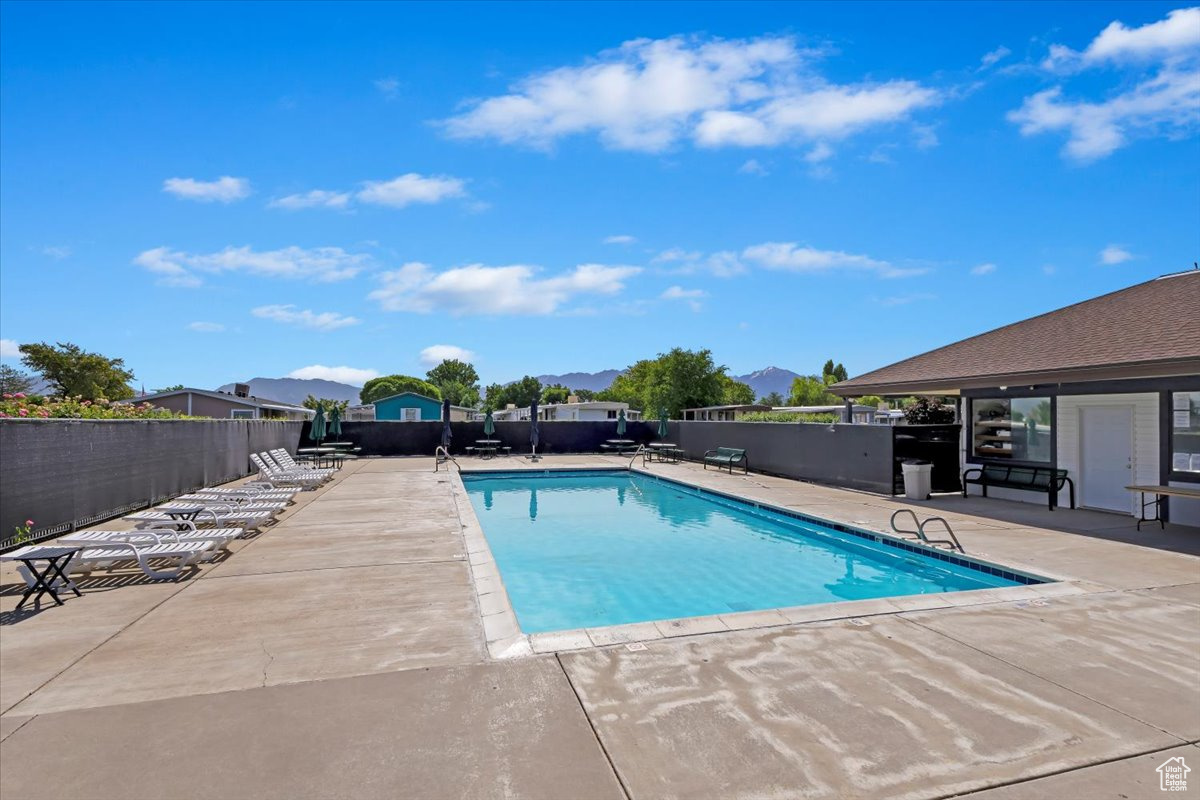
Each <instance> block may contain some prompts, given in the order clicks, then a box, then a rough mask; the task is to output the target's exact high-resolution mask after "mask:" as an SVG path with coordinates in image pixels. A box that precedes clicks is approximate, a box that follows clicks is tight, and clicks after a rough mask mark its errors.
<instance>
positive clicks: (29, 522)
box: [25, 519, 33, 526]
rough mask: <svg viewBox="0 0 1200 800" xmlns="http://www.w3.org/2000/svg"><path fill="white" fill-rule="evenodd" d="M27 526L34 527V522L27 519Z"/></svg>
mask: <svg viewBox="0 0 1200 800" xmlns="http://www.w3.org/2000/svg"><path fill="white" fill-rule="evenodd" d="M25 524H26V525H30V526H32V525H33V520H31V519H27V520H25Z"/></svg>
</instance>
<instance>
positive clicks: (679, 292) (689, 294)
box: [662, 286, 708, 300]
mask: <svg viewBox="0 0 1200 800" xmlns="http://www.w3.org/2000/svg"><path fill="white" fill-rule="evenodd" d="M707 296H708V292H706V291H704V290H703V289H685V288H683V287H682V286H671V287H670V288H668V289H667V290H666V291H665V292H663V293H662V298H663V299H664V300H687V299H695V298H697V297H707Z"/></svg>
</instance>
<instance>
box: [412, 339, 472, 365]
mask: <svg viewBox="0 0 1200 800" xmlns="http://www.w3.org/2000/svg"><path fill="white" fill-rule="evenodd" d="M420 359H421V363H422V364H424V365H425V366H427V367H436V366H437V365H438V364H440V363H442V362H443V361H448V360H457V361H466V362H467V363H470V362H471V361H473V360H474V359H475V353H474V352H472V351H470V350H468V349H467V348H465V347H458V346H457V345H453V344H431V345H430V346H429V347H426V348H425V349H424V350H422V351H421V355H420Z"/></svg>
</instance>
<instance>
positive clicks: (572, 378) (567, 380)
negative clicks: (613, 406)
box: [537, 369, 625, 392]
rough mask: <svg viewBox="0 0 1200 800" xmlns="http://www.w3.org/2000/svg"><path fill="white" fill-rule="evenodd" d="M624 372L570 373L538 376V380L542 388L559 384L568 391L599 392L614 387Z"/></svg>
mask: <svg viewBox="0 0 1200 800" xmlns="http://www.w3.org/2000/svg"><path fill="white" fill-rule="evenodd" d="M624 371H625V370H623V369H604V370H600V371H599V372H568V373H566V374H563V375H538V376H537V379H538V381H539V382H540V383H541V384H542V386H554V385H556V384H557V385H560V386H566V387H567V388H568V389H587V390H589V391H592V392H598V391H600V390H601V389H607V388H608V387H609V386H612V382H613V380H615V379H616V377H617V376H618V375H620V374H621V373H622V372H624Z"/></svg>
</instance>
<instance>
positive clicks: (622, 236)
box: [604, 233, 637, 244]
mask: <svg viewBox="0 0 1200 800" xmlns="http://www.w3.org/2000/svg"><path fill="white" fill-rule="evenodd" d="M636 241H637V237H635V236H630V235H629V234H627V233H619V234H617V235H616V236H605V237H604V244H633V243H634V242H636Z"/></svg>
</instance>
